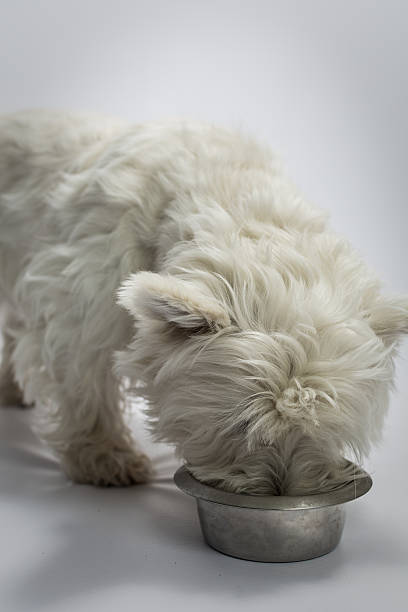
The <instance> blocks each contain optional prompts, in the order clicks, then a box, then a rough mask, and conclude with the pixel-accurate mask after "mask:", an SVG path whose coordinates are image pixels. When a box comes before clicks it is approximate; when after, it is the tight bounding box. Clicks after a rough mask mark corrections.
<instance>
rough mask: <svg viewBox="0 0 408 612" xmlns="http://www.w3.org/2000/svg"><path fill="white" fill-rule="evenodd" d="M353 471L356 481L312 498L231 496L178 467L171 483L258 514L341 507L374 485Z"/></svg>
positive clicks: (363, 473) (362, 473) (200, 496)
mask: <svg viewBox="0 0 408 612" xmlns="http://www.w3.org/2000/svg"><path fill="white" fill-rule="evenodd" d="M350 463H351V462H350ZM354 465H355V464H354ZM355 467H356V475H359V478H356V479H354V480H352V481H350V482H346V483H345V484H344V485H342V486H340V487H339V488H337V489H334V490H333V491H330V492H328V493H316V494H312V495H293V496H291V495H248V494H246V493H231V492H229V491H223V490H222V489H216V488H215V487H212V486H210V485H207V484H204V483H202V482H200V481H199V480H197V479H196V478H194V476H193V475H192V474H191V473H190V472H189V470H188V468H187V466H186V465H185V464H184V465H182V466H181V467H179V469H178V470H177V471H176V473H175V474H174V477H173V479H174V482H175V484H176V485H177V487H178V488H179V489H181V490H182V491H184V492H185V493H187V494H188V495H192V496H193V497H196V498H198V499H203V500H205V501H209V502H213V503H216V504H222V505H225V506H236V507H237V508H252V509H257V510H307V509H310V510H311V509H313V508H324V507H327V506H337V505H339V504H344V503H347V502H350V501H353V500H355V499H357V498H359V497H361V496H362V495H364V494H365V493H367V492H368V491H369V490H370V489H371V487H372V484H373V481H372V479H371V476H370V475H369V474H368V473H367V472H366V471H365V470H363V469H362V468H361V467H359V466H357V465H355Z"/></svg>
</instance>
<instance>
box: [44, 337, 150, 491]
mask: <svg viewBox="0 0 408 612" xmlns="http://www.w3.org/2000/svg"><path fill="white" fill-rule="evenodd" d="M82 348H83V347H82ZM83 350H84V349H83ZM46 388H47V395H48V393H49V391H52V393H51V394H50V395H51V397H52V404H53V406H52V410H50V411H48V415H47V421H48V427H47V428H46V429H47V430H48V431H45V432H44V436H45V438H46V440H47V442H48V443H49V444H50V446H51V447H52V448H53V449H54V451H55V452H56V454H57V455H58V456H59V457H60V460H61V464H62V467H63V469H64V471H65V473H66V474H67V475H68V476H69V477H70V478H71V479H72V480H74V481H75V482H78V483H89V484H95V485H100V486H109V485H113V486H126V485H131V484H134V483H143V482H146V481H147V480H149V478H150V477H151V475H152V472H153V470H152V467H151V463H150V460H149V459H148V457H146V455H145V454H144V453H142V452H141V451H140V450H138V449H137V448H136V447H135V444H134V442H133V440H132V436H131V432H130V430H129V428H128V427H127V425H126V423H125V420H124V414H123V409H122V407H121V404H122V402H121V396H120V389H119V382H118V380H117V379H116V378H115V376H114V374H113V373H112V371H111V369H110V360H108V359H106V358H105V357H101V356H99V357H98V356H97V355H96V354H87V352H86V350H84V352H83V353H82V354H81V359H80V363H79V364H76V367H71V368H70V369H69V370H67V373H66V374H65V376H64V378H63V380H62V381H61V382H60V384H58V385H56V384H55V382H54V383H53V382H51V381H50V382H49V384H46ZM40 403H41V401H40Z"/></svg>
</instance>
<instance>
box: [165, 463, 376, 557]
mask: <svg viewBox="0 0 408 612" xmlns="http://www.w3.org/2000/svg"><path fill="white" fill-rule="evenodd" d="M356 475H358V477H357V478H356V479H355V480H353V481H352V482H349V483H346V484H345V485H344V486H342V487H340V488H338V489H336V490H334V491H331V492H330V493H321V494H317V495H304V496H299V497H295V496H293V497H292V496H284V495H282V496H273V495H271V496H258V495H244V494H236V493H228V492H227V491H222V490H221V489H216V488H214V487H210V486H208V485H205V484H203V483H201V482H199V481H198V480H197V479H196V478H194V477H193V476H192V475H191V474H190V472H189V471H188V470H187V468H186V467H185V466H182V467H180V468H179V469H178V470H177V472H176V473H175V475H174V482H175V483H176V485H177V486H178V487H179V489H181V490H182V491H184V492H185V493H188V494H189V495H192V496H193V497H195V498H196V501H197V508H198V516H199V518H200V524H201V529H202V532H203V536H204V540H205V541H206V542H207V544H209V545H210V546H211V547H212V548H215V549H216V550H218V551H219V552H222V553H224V554H226V555H230V556H231V557H238V558H240V559H248V560H250V561H266V562H287V561H304V560H306V559H313V558H314V557H320V556H321V555H325V554H327V553H328V552H330V551H332V550H333V549H334V548H335V547H336V546H337V544H338V543H339V541H340V538H341V534H342V532H343V527H344V520H345V509H344V504H345V503H347V502H349V501H352V500H354V499H357V498H358V497H361V496H362V495H364V494H365V493H367V491H369V490H370V489H371V486H372V480H371V477H370V476H369V475H368V474H367V472H365V471H364V470H362V469H361V468H358V467H357V466H356Z"/></svg>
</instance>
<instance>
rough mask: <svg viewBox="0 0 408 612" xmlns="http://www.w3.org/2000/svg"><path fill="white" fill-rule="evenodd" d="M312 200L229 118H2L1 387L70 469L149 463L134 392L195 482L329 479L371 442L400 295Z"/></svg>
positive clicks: (287, 484)
mask: <svg viewBox="0 0 408 612" xmlns="http://www.w3.org/2000/svg"><path fill="white" fill-rule="evenodd" d="M326 217H327V215H326V214H325V213H322V212H321V211H319V210H316V209H315V208H313V207H311V206H310V205H308V204H307V203H305V202H304V201H303V199H302V197H301V196H299V194H298V193H297V191H296V189H295V187H294V186H293V185H292V184H291V183H290V181H289V180H288V179H287V178H286V177H285V175H284V174H283V172H282V169H281V168H280V166H279V164H278V162H277V160H276V158H275V157H274V156H273V155H272V153H271V152H270V150H269V149H268V147H267V146H265V145H260V144H258V143H257V142H255V141H254V140H252V139H251V138H249V137H248V136H246V135H243V134H242V133H241V132H238V131H234V130H225V129H220V128H218V127H214V126H213V125H210V124H205V123H198V122H192V121H181V120H180V121H177V120H175V121H163V122H150V123H147V124H145V125H128V124H126V123H125V122H121V121H117V120H113V119H110V118H107V117H104V116H96V115H92V116H87V115H84V114H74V113H68V112H48V111H26V112H18V113H15V114H12V115H5V116H2V117H1V118H0V297H1V301H2V304H3V306H4V309H5V316H6V319H5V324H4V329H3V332H4V349H3V361H2V370H1V380H0V398H1V401H2V403H8V404H10V403H14V404H18V403H21V402H22V401H24V402H25V403H26V404H30V403H33V402H35V404H36V405H37V406H39V407H42V408H43V412H44V414H45V417H46V418H45V423H46V424H47V426H46V427H45V428H44V429H43V435H44V436H45V437H46V439H47V440H48V441H49V443H50V445H51V446H52V448H53V449H54V450H55V451H56V453H57V454H58V455H59V456H60V458H61V461H62V465H63V467H64V469H65V471H66V473H67V474H68V475H69V476H70V477H71V478H72V479H74V480H75V481H77V482H83V483H95V484H101V485H127V484H131V483H135V482H144V481H146V480H147V479H148V478H149V476H150V474H151V466H150V462H149V460H148V458H147V457H146V456H145V455H143V454H142V453H141V452H140V451H138V450H137V448H135V446H134V443H133V441H132V438H131V435H130V432H129V429H128V427H127V425H126V419H125V416H126V415H125V406H126V404H125V401H124V398H125V397H126V396H127V397H130V396H131V394H132V393H136V394H137V395H138V396H142V397H144V398H145V399H146V400H147V408H146V414H147V416H148V423H149V428H150V429H151V431H152V432H153V434H154V438H155V439H156V440H161V441H165V442H168V443H171V444H173V445H174V446H175V448H176V452H177V454H178V456H179V457H182V458H183V459H184V460H185V462H186V464H187V466H188V467H189V469H190V471H191V472H192V473H193V475H195V476H196V478H198V479H199V480H201V481H203V482H207V483H210V484H213V485H215V486H218V487H220V488H223V489H226V490H229V491H235V492H243V493H250V494H282V493H286V494H289V495H296V494H302V493H314V492H317V491H327V490H329V489H331V488H333V487H335V486H337V485H338V484H339V483H340V482H343V481H344V480H345V479H349V478H350V477H351V476H352V466H351V464H350V463H349V462H348V461H346V460H345V459H344V456H345V455H346V456H347V452H349V453H352V457H353V458H355V460H356V461H359V462H360V461H361V459H362V458H363V457H364V456H366V455H367V453H368V452H369V450H370V447H371V445H372V444H373V443H376V442H378V441H379V440H380V437H381V430H382V424H383V419H384V415H385V413H386V408H387V403H388V396H389V391H390V389H392V387H393V358H394V357H395V354H396V349H397V346H398V341H399V338H400V336H401V334H402V333H403V332H405V333H406V332H407V331H408V299H407V298H406V297H399V298H397V297H394V298H391V297H384V296H383V295H381V293H380V284H379V281H378V280H377V279H376V277H375V275H374V274H373V273H372V272H371V271H370V270H369V269H367V267H366V266H365V265H364V263H363V262H362V261H361V260H360V258H359V256H358V255H357V253H356V252H355V251H354V250H353V249H352V247H351V246H350V245H349V243H348V242H346V241H345V240H344V239H343V238H340V237H339V236H337V235H336V234H334V233H333V232H331V231H329V230H328V229H327V227H326ZM20 390H21V391H20ZM21 392H22V393H21Z"/></svg>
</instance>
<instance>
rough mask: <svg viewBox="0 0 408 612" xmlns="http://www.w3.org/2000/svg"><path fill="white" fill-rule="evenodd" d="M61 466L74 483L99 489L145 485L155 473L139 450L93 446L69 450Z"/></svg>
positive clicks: (148, 460)
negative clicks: (98, 487)
mask: <svg viewBox="0 0 408 612" xmlns="http://www.w3.org/2000/svg"><path fill="white" fill-rule="evenodd" d="M62 467H63V469H64V471H65V473H66V474H67V476H68V477H69V478H71V480H73V481H74V482H77V483H80V484H93V485H97V486H100V487H109V486H114V487H126V486H129V485H133V484H142V483H145V482H148V481H149V480H151V478H152V476H153V473H154V471H153V467H152V464H151V461H150V459H149V458H148V457H147V456H146V455H145V454H144V453H141V452H140V451H137V450H135V449H129V448H126V449H116V448H115V449H107V448H105V447H96V446H91V445H90V446H85V447H82V448H80V449H78V448H77V449H75V450H74V449H70V451H69V452H68V453H67V454H65V455H64V456H63V458H62Z"/></svg>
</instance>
